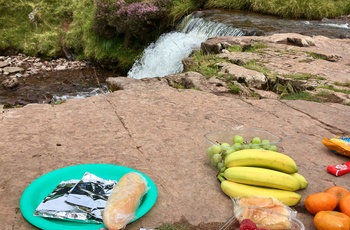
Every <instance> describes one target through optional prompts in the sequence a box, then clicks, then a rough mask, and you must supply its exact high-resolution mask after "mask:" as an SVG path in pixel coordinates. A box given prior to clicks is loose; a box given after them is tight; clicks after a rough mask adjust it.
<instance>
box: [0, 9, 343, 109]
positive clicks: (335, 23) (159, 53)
mask: <svg viewBox="0 0 350 230" xmlns="http://www.w3.org/2000/svg"><path fill="white" fill-rule="evenodd" d="M289 32H295V33H300V34H304V35H310V36H312V35H324V36H327V37H333V38H350V28H349V21H346V20H344V19H342V20H330V19H323V20H320V21H309V20H290V19H281V18H278V17H274V16H267V15H261V14H255V13H249V12H242V11H222V10H208V11H199V12H195V13H193V14H191V15H189V16H187V17H185V18H184V19H183V20H182V22H181V23H179V25H178V28H177V29H176V30H174V31H172V32H170V33H165V34H163V35H162V36H160V37H159V39H158V40H157V41H155V42H154V43H152V44H150V45H149V46H148V47H147V48H146V49H145V50H144V52H143V55H142V57H141V59H140V60H137V61H136V62H135V63H134V65H133V66H132V68H131V69H130V71H129V72H128V76H127V77H129V78H137V79H141V78H153V77H164V76H166V75H170V74H174V73H180V72H182V70H183V65H182V59H183V58H185V57H188V56H189V55H190V54H191V53H192V51H193V50H195V49H198V48H199V47H200V44H201V43H202V42H203V41H205V40H207V39H208V38H211V37H216V36H247V35H257V36H259V35H269V34H273V33H289ZM111 75H112V74H111V73H106V72H98V73H97V74H96V71H95V70H84V71H81V70H77V71H61V72H54V73H50V74H49V76H44V75H43V76H33V77H30V79H26V80H25V81H23V82H21V84H20V86H19V87H18V88H16V89H10V90H9V89H1V88H0V104H5V103H10V104H14V103H24V104H25V103H48V102H52V99H53V100H64V99H69V98H77V97H78V98H79V97H89V96H93V95H96V94H101V93H107V92H108V90H107V89H106V88H105V84H104V82H105V79H106V78H107V77H108V76H111Z"/></svg>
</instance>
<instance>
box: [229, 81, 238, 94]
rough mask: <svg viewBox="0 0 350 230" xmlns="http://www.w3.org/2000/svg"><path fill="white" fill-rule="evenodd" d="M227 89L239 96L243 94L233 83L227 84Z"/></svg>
mask: <svg viewBox="0 0 350 230" xmlns="http://www.w3.org/2000/svg"><path fill="white" fill-rule="evenodd" d="M227 87H228V91H229V92H230V93H232V94H239V92H241V88H240V87H239V86H238V85H236V84H234V83H232V82H229V83H227Z"/></svg>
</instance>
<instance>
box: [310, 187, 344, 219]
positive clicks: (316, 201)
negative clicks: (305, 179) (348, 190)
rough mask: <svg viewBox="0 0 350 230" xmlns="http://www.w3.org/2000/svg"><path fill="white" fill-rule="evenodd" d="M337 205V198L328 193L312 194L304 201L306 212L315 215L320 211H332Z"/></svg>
mask: <svg viewBox="0 0 350 230" xmlns="http://www.w3.org/2000/svg"><path fill="white" fill-rule="evenodd" d="M337 204H338V200H337V197H336V196H334V195H332V194H330V193H327V192H318V193H313V194H310V195H308V196H307V197H306V199H305V201H304V205H305V208H306V210H308V211H309V212H310V213H311V214H314V215H315V214H316V213H318V212H319V211H332V210H334V209H335V207H336V206H337Z"/></svg>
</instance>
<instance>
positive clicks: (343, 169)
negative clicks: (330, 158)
mask: <svg viewBox="0 0 350 230" xmlns="http://www.w3.org/2000/svg"><path fill="white" fill-rule="evenodd" d="M327 172H329V173H331V174H333V175H335V176H342V175H344V174H347V173H350V161H348V162H345V163H344V164H340V165H328V167H327Z"/></svg>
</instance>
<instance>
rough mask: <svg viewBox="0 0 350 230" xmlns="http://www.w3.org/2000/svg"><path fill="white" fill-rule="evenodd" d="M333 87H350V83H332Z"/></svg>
mask: <svg viewBox="0 0 350 230" xmlns="http://www.w3.org/2000/svg"><path fill="white" fill-rule="evenodd" d="M334 84H335V85H337V86H343V87H350V81H346V82H338V81H336V82H334Z"/></svg>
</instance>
